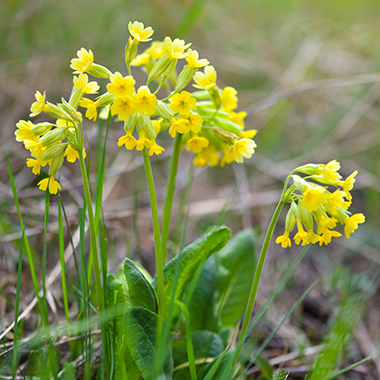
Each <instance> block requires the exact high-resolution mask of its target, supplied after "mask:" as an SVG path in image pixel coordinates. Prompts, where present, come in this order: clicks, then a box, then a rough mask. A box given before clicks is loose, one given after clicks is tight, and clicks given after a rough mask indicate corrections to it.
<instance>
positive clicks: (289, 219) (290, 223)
mask: <svg viewBox="0 0 380 380" xmlns="http://www.w3.org/2000/svg"><path fill="white" fill-rule="evenodd" d="M295 224H296V218H295V216H294V214H293V211H292V208H290V209H289V211H288V213H287V214H286V219H285V230H286V231H293V228H294V225H295Z"/></svg>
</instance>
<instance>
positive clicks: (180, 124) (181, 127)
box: [169, 118, 190, 138]
mask: <svg viewBox="0 0 380 380" xmlns="http://www.w3.org/2000/svg"><path fill="white" fill-rule="evenodd" d="M189 124H190V123H189V120H186V119H184V118H178V119H177V120H174V119H173V121H172V125H171V127H170V128H169V135H170V136H171V137H173V138H174V137H175V135H176V132H178V133H188V132H190V126H189Z"/></svg>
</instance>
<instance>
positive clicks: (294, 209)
mask: <svg viewBox="0 0 380 380" xmlns="http://www.w3.org/2000/svg"><path fill="white" fill-rule="evenodd" d="M290 209H291V210H292V213H293V215H294V217H295V218H296V219H300V214H299V210H298V206H297V203H296V202H292V203H291V204H290Z"/></svg>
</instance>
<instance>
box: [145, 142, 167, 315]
mask: <svg viewBox="0 0 380 380" xmlns="http://www.w3.org/2000/svg"><path fill="white" fill-rule="evenodd" d="M142 155H143V160H144V167H145V174H146V180H147V183H148V190H149V198H150V205H151V209H152V222H153V235H154V249H155V254H156V272H157V286H158V315H159V316H160V317H161V318H162V319H163V320H165V317H166V308H165V285H164V265H163V263H164V259H163V257H162V249H161V234H160V222H159V219H158V207H157V197H156V190H155V187H154V180H153V172H152V167H151V165H150V160H149V156H148V151H147V149H146V147H144V149H143V150H142Z"/></svg>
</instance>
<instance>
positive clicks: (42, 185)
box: [37, 176, 61, 194]
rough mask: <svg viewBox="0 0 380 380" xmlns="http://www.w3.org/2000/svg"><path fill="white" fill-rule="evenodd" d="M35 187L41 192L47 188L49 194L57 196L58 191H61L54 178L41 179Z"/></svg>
mask: <svg viewBox="0 0 380 380" xmlns="http://www.w3.org/2000/svg"><path fill="white" fill-rule="evenodd" d="M37 186H38V187H39V189H40V190H42V191H46V190H47V188H48V186H49V193H50V194H57V192H58V190H61V185H60V184H59V183H58V182H57V181H56V180H55V179H54V176H50V177H48V178H45V179H43V180H42V181H40V182H38V184H37Z"/></svg>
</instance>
